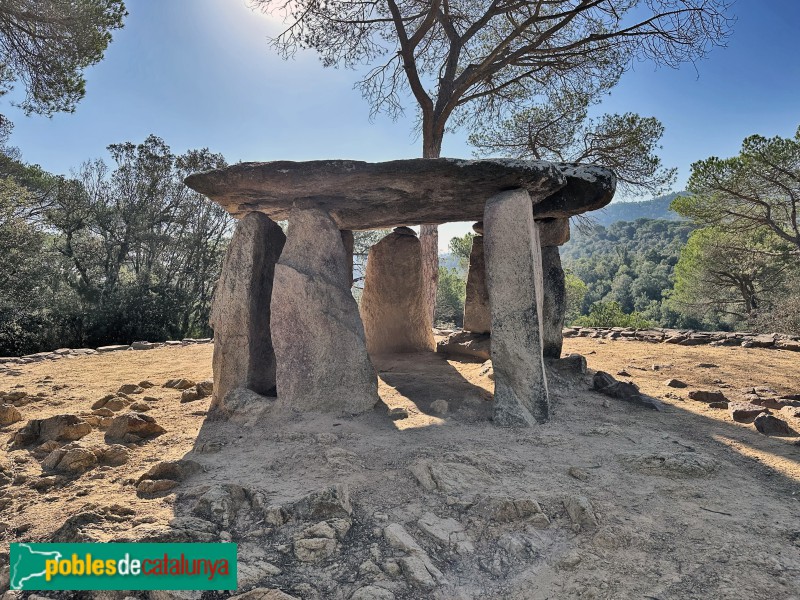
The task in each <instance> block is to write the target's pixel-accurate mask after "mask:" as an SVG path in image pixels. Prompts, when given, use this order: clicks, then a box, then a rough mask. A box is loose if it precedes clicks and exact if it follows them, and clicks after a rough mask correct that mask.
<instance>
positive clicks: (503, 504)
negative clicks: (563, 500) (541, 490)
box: [470, 496, 544, 523]
mask: <svg viewBox="0 0 800 600" xmlns="http://www.w3.org/2000/svg"><path fill="white" fill-rule="evenodd" d="M470 512H472V513H475V514H477V515H480V516H481V517H483V518H484V519H488V520H490V521H497V522H498V523H511V522H514V521H522V520H527V519H530V518H531V517H535V516H537V515H544V513H543V512H542V508H541V507H540V506H539V503H538V502H537V501H536V500H534V499H533V498H512V497H509V496H489V497H484V498H481V499H480V500H479V501H478V502H477V503H475V504H474V505H473V506H472V507H471V508H470Z"/></svg>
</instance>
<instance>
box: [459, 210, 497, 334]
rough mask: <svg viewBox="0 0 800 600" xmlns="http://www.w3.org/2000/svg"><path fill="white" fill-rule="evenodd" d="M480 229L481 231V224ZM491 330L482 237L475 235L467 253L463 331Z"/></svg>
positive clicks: (484, 331)
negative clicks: (467, 264)
mask: <svg viewBox="0 0 800 600" xmlns="http://www.w3.org/2000/svg"><path fill="white" fill-rule="evenodd" d="M476 225H477V223H476ZM473 227H474V225H473ZM481 229H483V224H482V223H481ZM491 330H492V311H491V309H490V308H489V291H488V290H487V289H486V261H485V259H484V256H483V236H482V235H476V236H475V237H474V238H472V250H471V251H470V253H469V272H468V274H467V295H466V299H465V300H464V331H471V332H473V333H489V332H490V331H491Z"/></svg>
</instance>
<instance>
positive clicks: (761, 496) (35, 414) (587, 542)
mask: <svg viewBox="0 0 800 600" xmlns="http://www.w3.org/2000/svg"><path fill="white" fill-rule="evenodd" d="M565 352H578V353H581V354H584V355H586V356H587V359H588V362H589V367H590V368H592V369H602V370H605V371H608V372H610V373H611V374H616V373H617V372H618V371H620V370H623V369H625V370H626V371H627V372H628V373H630V375H631V377H630V378H629V379H631V380H633V381H635V382H636V383H637V384H638V385H640V386H641V389H642V391H644V392H645V393H647V394H650V395H653V396H656V397H659V398H661V399H662V400H663V401H664V403H665V410H664V411H663V412H655V411H649V410H646V409H643V408H639V407H636V406H631V405H627V404H625V403H622V402H620V401H617V400H614V399H608V398H605V397H603V396H601V395H599V394H597V393H595V392H591V391H589V382H590V377H588V376H584V375H580V374H575V373H569V372H563V371H559V370H555V369H554V370H553V371H552V372H551V377H550V383H551V395H552V400H553V419H552V421H551V422H550V423H548V424H547V425H544V426H539V427H535V428H532V429H501V428H498V427H495V426H493V425H492V424H491V422H489V420H488V417H489V415H490V413H491V391H492V387H493V384H492V380H491V379H490V376H489V375H490V372H489V371H488V370H487V369H486V367H485V366H483V365H481V364H480V363H476V362H459V361H452V360H449V361H448V360H444V359H443V358H441V357H440V356H437V355H406V356H399V357H397V356H396V357H388V358H385V359H381V360H376V361H375V362H376V366H377V368H378V369H379V371H380V376H381V386H380V393H381V397H382V399H383V400H384V402H385V403H386V405H388V406H389V407H404V408H406V409H407V411H408V413H409V417H408V418H407V419H402V420H398V421H392V420H390V419H389V418H388V417H387V416H386V407H385V406H379V407H377V408H376V410H375V411H374V412H372V413H369V414H366V415H362V416H359V417H355V418H354V417H332V416H327V415H311V414H306V415H301V414H278V413H276V412H274V409H272V408H271V407H270V404H269V403H268V402H266V403H264V407H263V410H251V411H248V412H246V413H245V414H241V415H237V416H236V417H235V419H234V420H233V421H231V422H206V421H205V420H204V416H205V410H206V409H207V406H208V400H199V401H195V402H190V403H185V404H181V403H180V401H179V400H180V392H178V391H176V390H171V389H166V388H162V387H160V386H161V384H163V383H164V382H165V381H166V380H167V379H171V378H178V377H184V378H191V379H194V380H197V381H199V380H202V379H205V378H207V377H209V376H210V373H211V365H210V360H211V346H210V345H201V346H189V347H183V348H164V349H159V350H151V351H142V352H122V353H114V354H109V355H101V356H91V357H81V358H75V359H63V360H61V361H57V362H54V363H51V362H46V363H39V364H34V365H25V366H22V367H17V368H16V370H15V371H12V372H10V373H6V374H5V375H2V376H1V377H0V390H2V391H11V390H13V389H23V390H25V391H27V392H28V393H29V394H31V395H35V394H37V393H42V394H43V396H42V397H40V398H38V399H37V400H36V401H35V402H33V403H31V404H28V405H26V406H23V407H20V409H19V410H20V412H21V413H22V414H23V421H21V422H19V423H16V424H14V425H12V426H9V427H6V428H4V430H3V431H2V435H3V436H4V437H5V438H7V437H10V436H11V435H12V434H13V433H14V432H15V431H16V430H18V429H19V428H20V427H21V426H22V425H23V424H24V423H25V421H26V420H27V419H31V418H43V417H47V416H51V415H55V414H67V413H69V414H88V413H89V412H90V407H91V404H92V403H93V402H94V401H95V400H97V399H98V398H100V397H102V396H103V395H105V394H107V393H110V392H115V391H116V390H117V389H118V388H119V386H120V385H122V384H124V383H137V382H139V381H141V380H150V381H152V382H153V383H155V384H157V386H156V387H154V388H151V389H149V390H147V391H146V392H145V393H144V394H143V395H147V396H151V397H153V398H155V399H153V400H148V401H147V402H148V403H149V404H150V405H151V406H152V409H151V410H150V411H148V413H147V414H149V415H151V416H153V417H154V418H155V419H156V421H157V422H158V423H159V424H161V425H162V426H163V427H164V428H165V429H166V430H167V433H165V434H163V435H161V436H159V437H157V438H155V439H153V440H151V441H148V442H146V443H144V444H141V445H136V446H133V447H132V449H131V459H130V461H129V462H128V463H127V464H125V465H123V466H120V467H113V468H112V467H97V468H94V469H92V470H90V471H88V472H86V473H84V474H82V475H80V476H77V477H71V478H63V479H60V480H58V481H57V482H55V483H54V484H53V485H52V486H49V487H42V486H38V485H36V483H37V481H39V480H41V479H43V478H44V477H46V476H47V475H48V474H47V473H43V471H42V467H41V460H42V457H41V456H39V455H37V454H36V453H35V452H33V451H32V450H30V449H22V450H13V451H9V450H7V449H6V450H3V451H2V452H0V460H2V461H5V462H6V463H7V464H9V465H10V468H11V470H12V471H13V482H12V483H11V484H9V485H7V486H5V487H4V488H0V494H2V496H0V506H1V507H2V511H0V536H2V540H3V543H4V545H5V547H4V548H3V551H7V544H8V542H11V541H30V540H34V541H44V540H47V539H50V538H51V536H52V535H53V532H54V531H55V530H57V529H58V528H59V527H62V525H63V524H64V523H65V521H66V520H67V519H68V517H72V516H75V515H87V514H90V515H99V516H98V517H97V518H93V519H86V520H85V521H80V520H77V521H75V523H76V527H75V530H76V533H75V539H81V540H87V541H88V540H98V541H112V540H116V541H122V540H156V539H170V538H169V537H168V536H169V535H173V534H174V532H175V531H177V530H178V529H180V531H181V532H182V535H190V536H191V535H198V536H201V533H200V532H201V530H202V532H203V533H202V536H211V537H210V538H208V539H217V540H226V541H227V540H232V541H235V542H237V543H238V544H239V560H240V590H239V591H240V592H241V591H244V590H246V589H248V588H250V587H253V586H254V585H261V586H264V587H270V588H280V589H282V590H284V591H285V592H287V593H289V594H291V595H293V596H294V597H297V598H303V599H312V598H336V599H338V598H341V599H343V600H344V599H349V598H350V597H351V596H353V598H360V599H361V600H363V599H364V598H377V599H379V600H380V599H388V598H392V597H394V598H398V599H402V598H441V599H451V598H452V599H472V598H475V599H477V598H482V599H485V598H510V599H537V600H539V599H541V600H544V599H548V598H549V599H553V598H608V599H615V600H616V599H627V598H631V599H633V598H637V599H641V598H649V599H658V600H668V599H686V598H698V599H701V598H702V599H720V600H721V599H730V598H741V599H765V600H766V599H770V600H772V599H776V600H789V599H794V600H797V599H800V521H798V515H800V504H799V503H798V499H800V495H799V494H798V493H799V492H800V447H798V446H797V445H795V440H796V439H797V438H768V437H765V436H763V435H761V434H759V433H758V432H756V431H755V429H754V428H753V426H752V425H740V424H737V423H734V422H733V421H732V420H731V419H730V418H729V417H728V414H727V411H724V410H714V409H709V408H707V407H706V406H705V405H703V404H701V403H697V402H694V401H690V400H687V399H686V395H687V393H688V391H690V390H692V389H721V390H722V391H724V393H725V394H726V395H729V397H730V398H731V399H732V400H735V399H738V395H739V394H742V392H741V390H743V389H745V388H748V387H756V386H764V387H768V388H772V389H773V390H774V391H775V392H776V394H780V393H798V392H800V381H798V378H797V373H798V369H799V368H800V356H799V355H798V354H796V353H790V352H783V351H776V350H761V349H742V348H709V347H695V348H692V347H689V348H687V347H680V346H667V345H652V344H647V343H643V342H628V341H599V340H589V339H571V340H567V343H566V347H565ZM700 363H711V364H715V365H718V366H716V367H704V368H701V367H698V366H697V365H698V364H700ZM654 365H655V366H656V367H657V370H654ZM668 378H678V379H682V380H684V381H686V382H687V383H688V384H689V385H690V387H688V388H686V389H684V390H675V389H672V388H668V387H666V386H665V385H664V381H665V380H666V379H668ZM436 400H445V401H446V402H447V403H448V411H447V412H446V413H444V414H441V413H440V412H436V411H434V410H433V408H432V406H431V405H432V404H433V403H434V401H436ZM79 443H80V444H81V445H83V446H84V447H89V448H91V447H94V446H102V445H103V444H104V440H103V432H102V431H100V430H98V429H95V430H93V431H92V433H91V434H89V435H88V436H86V437H85V438H83V439H82V440H80V442H79ZM177 459H183V460H193V461H196V462H197V463H199V464H200V465H201V467H202V472H199V473H196V474H194V475H192V476H191V477H188V478H187V479H186V480H185V481H183V482H182V483H181V484H180V486H179V487H178V488H176V489H174V490H170V491H169V492H167V493H162V494H156V495H153V496H149V497H143V496H142V495H140V494H137V492H136V487H135V483H136V480H137V479H138V477H139V476H140V475H141V474H142V473H143V472H144V471H146V470H147V469H148V468H150V467H151V466H152V465H153V464H156V463H158V462H159V461H164V460H177ZM423 472H424V473H432V474H434V476H433V477H432V478H430V479H429V480H428V485H427V487H426V485H423V484H424V483H425V482H424V481H423V480H424V479H425V478H424V477H422V476H420V473H423ZM431 482H432V483H431ZM332 485H339V486H346V487H347V489H349V495H350V500H351V504H352V510H351V513H349V514H348V515H347V516H346V517H345V520H346V521H347V522H348V524H349V531H348V532H347V533H346V534H345V535H343V536H341V539H338V540H337V541H335V542H333V543H332V546H331V548H333V550H332V551H331V553H330V554H328V555H326V556H324V557H323V558H321V559H319V560H314V561H307V560H301V559H300V553H299V550H298V547H299V545H298V540H299V539H302V538H303V536H306V537H307V536H308V535H310V534H307V533H304V532H305V531H306V530H307V529H308V527H309V526H311V525H314V522H315V520H320V521H323V520H326V519H325V515H323V516H322V517H319V516H318V517H316V518H313V519H312V518H310V517H308V516H300V513H299V512H298V511H297V510H296V509H293V508H292V507H296V506H298V504H297V503H298V500H302V499H303V498H308V497H309V494H311V495H313V493H314V492H315V491H316V490H321V489H326V488H328V487H329V486H332ZM508 500H511V501H513V502H515V503H517V504H515V505H518V503H519V502H520V501H523V500H524V501H527V502H528V503H529V504H530V501H531V500H535V501H536V505H537V506H538V507H540V509H541V513H538V512H537V511H535V510H534V511H532V512H531V511H529V513H530V514H529V513H526V514H523V512H522V511H519V513H518V514H517V513H515V514H514V515H512V516H510V517H509V516H508V515H505V516H502V517H501V516H498V513H497V511H494V509H491V507H493V506H497V505H498V503H502V502H506V501H508ZM584 500H586V502H587V503H588V504H584V506H587V507H588V508H587V509H586V514H588V515H589V516H588V517H586V518H585V519H584V520H583V522H582V524H580V523H578V522H576V521H580V520H581V518H580V515H578V516H577V517H576V515H575V514H571V513H570V510H568V507H573V508H574V506H576V503H577V504H581V503H582V502H583V501H584ZM120 506H122V507H124V508H125V510H120V509H119V507H120ZM209 507H211V508H209ZM275 507H280V510H281V511H283V513H282V514H286V515H290V517H287V520H286V522H281V520H278V522H272V521H270V519H271V518H272V517H270V516H269V515H274V514H275ZM487 507H490V508H487ZM128 509H130V510H128ZM293 510H294V512H292V511H293ZM493 511H494V512H493ZM573 512H574V511H573ZM532 513H536V514H532ZM542 513H543V514H544V515H546V517H547V518H546V519H543V517H542V516H541V514H542ZM586 514H585V515H584V516H586ZM265 515H268V516H267V517H265ZM291 515H294V516H291ZM431 518H434V519H439V520H440V521H441V523H448V524H449V525H448V526H452V527H456V529H457V536H458V539H459V540H461V541H462V542H468V545H467V546H471V550H470V549H469V547H467V546H464V545H460V546H458V547H456V546H454V545H453V544H451V543H447V542H442V540H441V539H438V538H437V537H436V536H435V535H433V534H431V532H430V527H426V525H425V523H428V522H430V520H431ZM181 519H183V520H182V521H180V520H181ZM187 519H189V520H188V521H187ZM191 519H194V520H191ZM309 519H310V520H309ZM273 520H274V519H273ZM179 521H180V523H179ZM327 521H328V522H330V523H334V521H335V519H334V520H331V519H330V518H329V519H327ZM186 523H190V524H191V525H190V526H187V525H186ZM395 525H396V526H401V527H403V528H404V529H405V531H407V532H408V533H409V534H410V536H411V537H412V538H413V539H414V540H415V541H416V542H417V543H418V547H419V552H422V553H423V554H419V553H418V551H417V550H409V549H408V548H402V547H398V546H397V544H396V543H394V542H393V541H392V539H391V537H390V536H388V535H387V534H386V533H385V532H386V530H387V527H389V526H395ZM187 529H191V530H193V533H192V532H188V533H187ZM62 531H63V528H62ZM159 536H161V537H159ZM202 536H201V537H198V538H196V539H198V540H199V539H207V538H202ZM192 539H195V538H192ZM315 539H316V538H315ZM451 539H452V538H451ZM4 556H7V555H3V557H4ZM420 557H422V558H425V559H426V560H428V561H429V563H430V564H432V565H433V569H435V570H437V571H438V572H439V574H440V575H441V578H440V577H438V576H436V577H434V578H433V579H434V582H433V585H429V584H427V583H426V582H425V581H420V580H419V578H415V576H416V575H417V573H416V571H415V570H414V568H413V567H414V564H416V563H414V564H412V562H413V561H412V562H409V561H410V559H411V558H416V559H419V558H420ZM1 559H2V557H0V560H1ZM398 564H399V565H400V567H398ZM0 583H4V582H3V581H2V578H1V577H0ZM376 590H377V591H376ZM386 594H389V595H386ZM134 595H137V596H140V597H145V596H144V594H142V593H138V594H134ZM151 597H153V596H151ZM163 597H164V596H160V597H159V598H163Z"/></svg>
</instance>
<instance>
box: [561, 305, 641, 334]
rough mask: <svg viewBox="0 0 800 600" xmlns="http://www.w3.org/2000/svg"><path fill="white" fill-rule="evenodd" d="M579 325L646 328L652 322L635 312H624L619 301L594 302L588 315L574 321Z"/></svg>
mask: <svg viewBox="0 0 800 600" xmlns="http://www.w3.org/2000/svg"><path fill="white" fill-rule="evenodd" d="M576 323H577V324H578V325H580V326H581V327H633V328H634V329H647V328H648V327H652V326H653V324H652V323H651V322H650V321H648V320H647V319H645V318H644V317H643V316H642V315H640V314H639V313H637V312H633V313H626V312H625V311H624V310H622V307H621V306H620V305H619V302H596V303H594V304H593V305H592V308H591V310H589V314H588V315H584V316H582V317H580V318H578V320H577V321H576Z"/></svg>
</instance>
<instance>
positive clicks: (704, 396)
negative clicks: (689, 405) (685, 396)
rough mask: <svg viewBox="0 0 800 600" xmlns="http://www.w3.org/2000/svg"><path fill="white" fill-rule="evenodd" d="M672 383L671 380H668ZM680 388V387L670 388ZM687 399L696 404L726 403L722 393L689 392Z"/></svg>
mask: <svg viewBox="0 0 800 600" xmlns="http://www.w3.org/2000/svg"><path fill="white" fill-rule="evenodd" d="M670 381H672V380H670ZM672 387H680V386H672ZM684 387H685V385H684ZM689 398H690V399H692V400H696V401H697V402H727V401H728V399H727V398H726V397H725V394H723V393H722V392H711V391H708V390H692V391H691V392H689Z"/></svg>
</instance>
